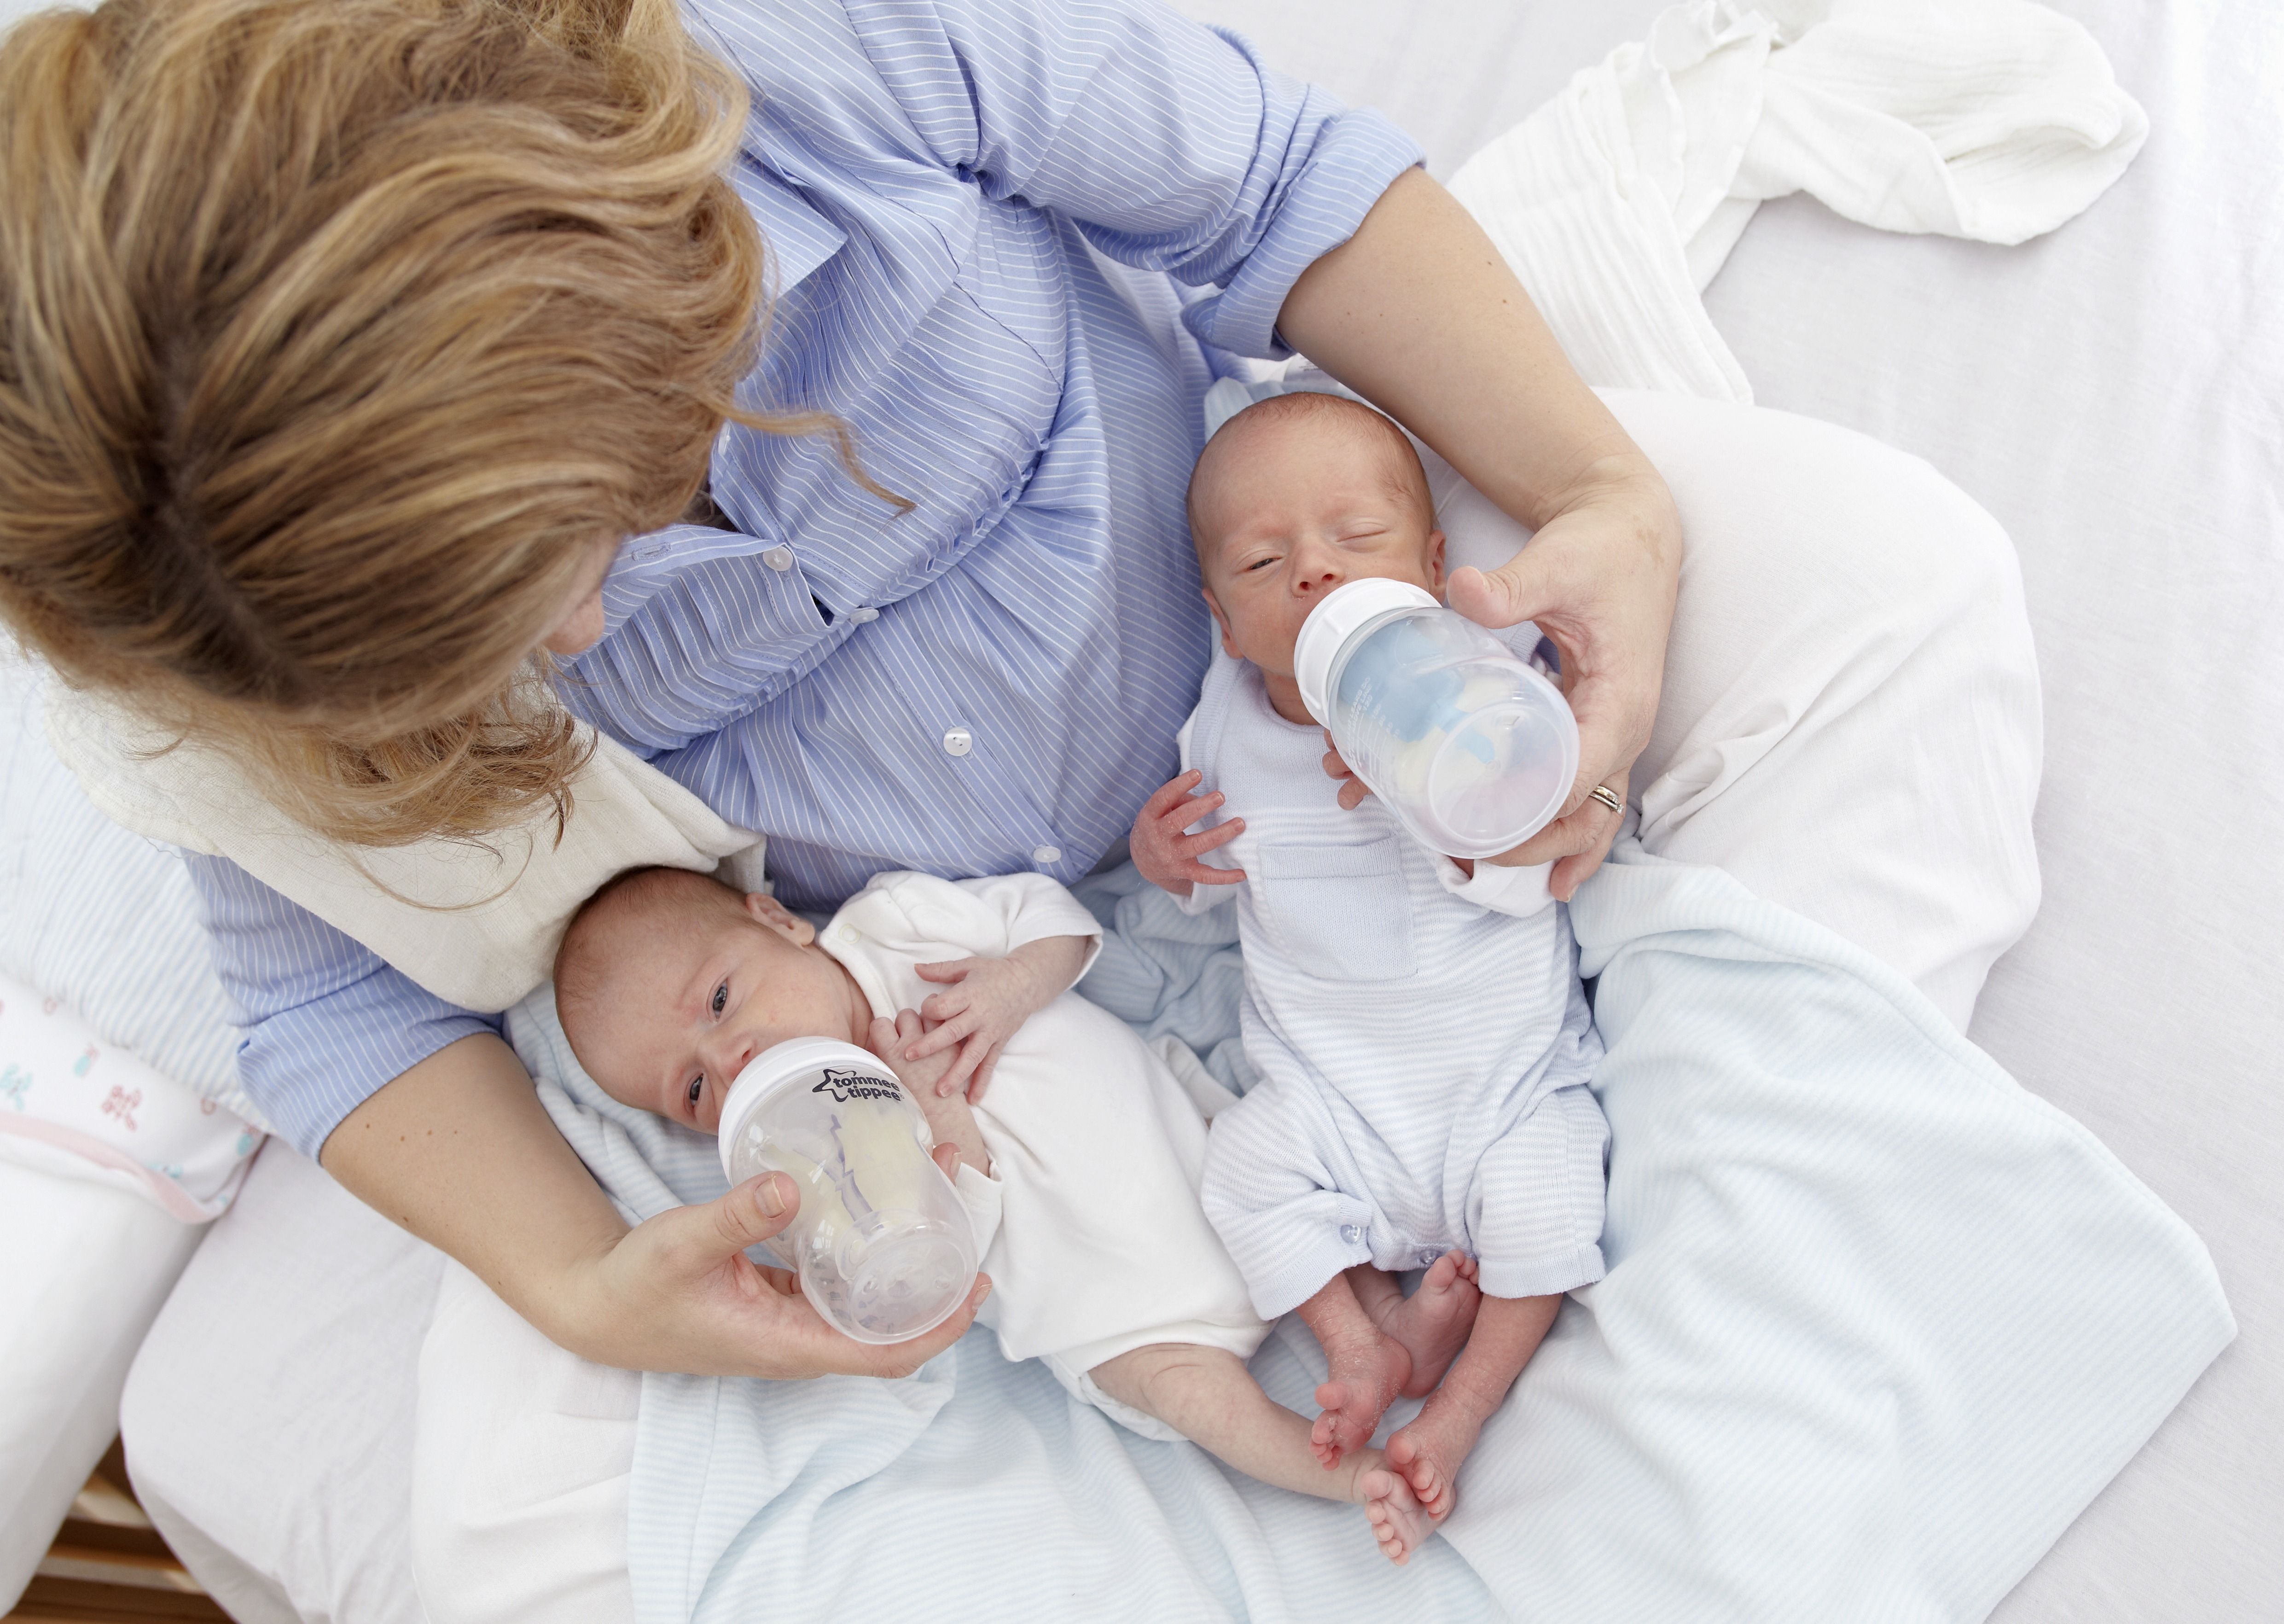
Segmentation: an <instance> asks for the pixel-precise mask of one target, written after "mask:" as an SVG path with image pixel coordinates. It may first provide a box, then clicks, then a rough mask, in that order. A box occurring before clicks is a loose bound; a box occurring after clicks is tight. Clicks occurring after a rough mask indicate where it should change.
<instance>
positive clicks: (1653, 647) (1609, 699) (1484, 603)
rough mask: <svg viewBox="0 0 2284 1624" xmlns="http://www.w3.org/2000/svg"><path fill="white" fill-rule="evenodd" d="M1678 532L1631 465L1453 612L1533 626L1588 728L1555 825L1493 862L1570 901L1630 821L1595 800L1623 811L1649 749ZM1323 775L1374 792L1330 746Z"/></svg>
mask: <svg viewBox="0 0 2284 1624" xmlns="http://www.w3.org/2000/svg"><path fill="white" fill-rule="evenodd" d="M1679 555H1680V522H1679V520H1678V518H1677V517H1676V516H1675V514H1674V511H1673V500H1672V498H1671V497H1670V496H1669V495H1668V494H1667V492H1666V489H1665V483H1664V482H1663V481H1662V480H1660V479H1658V478H1657V477H1656V476H1655V475H1654V474H1651V473H1649V471H1648V469H1647V465H1646V464H1636V465H1633V466H1631V467H1630V466H1629V464H1628V462H1625V461H1622V462H1620V464H1619V466H1617V467H1613V468H1611V469H1610V470H1609V475H1608V477H1607V479H1606V480H1605V481H1602V482H1595V483H1592V484H1590V485H1589V486H1588V488H1587V490H1586V492H1585V494H1584V495H1582V496H1581V497H1580V498H1579V499H1578V500H1577V501H1576V503H1575V504H1574V505H1573V506H1569V507H1567V508H1565V509H1564V510H1563V511H1562V512H1561V513H1560V514H1558V515H1556V516H1555V517H1554V518H1553V519H1551V520H1549V521H1548V522H1546V523H1545V525H1543V526H1541V527H1540V529H1539V530H1538V532H1537V534H1536V535H1535V536H1533V537H1531V541H1530V545H1529V546H1527V547H1525V548H1524V549H1523V550H1522V551H1521V552H1520V553H1516V554H1515V555H1514V558H1513V559H1511V560H1509V561H1507V562H1506V564H1504V565H1502V566H1500V567H1499V568H1498V569H1495V570H1492V571H1490V573H1488V574H1486V573H1485V572H1483V571H1482V570H1480V569H1474V568H1467V569H1458V570H1454V571H1453V572H1452V575H1451V586H1450V597H1451V607H1452V608H1455V609H1457V610H1458V611H1459V613H1460V614H1462V615H1465V616H1467V618H1468V619H1469V620H1472V621H1474V622H1475V623H1477V624H1480V625H1485V626H1512V625H1514V624H1517V623H1518V622H1521V621H1525V620H1528V621H1534V622H1536V623H1537V626H1538V629H1539V630H1540V631H1541V632H1545V634H1546V635H1547V636H1548V637H1550V638H1552V639H1554V646H1555V647H1557V648H1559V649H1560V650H1561V651H1562V688H1563V693H1564V694H1565V695H1566V696H1567V697H1568V700H1569V702H1570V710H1571V713H1572V714H1573V715H1574V716H1576V718H1578V776H1577V778H1576V781H1574V782H1573V783H1572V785H1571V789H1570V794H1569V796H1568V798H1567V799H1566V800H1565V801H1564V802H1563V804H1562V811H1561V812H1560V815H1559V816H1558V817H1556V819H1555V820H1554V821H1553V822H1552V823H1550V824H1548V825H1547V826H1546V827H1545V828H1543V829H1541V830H1539V831H1538V833H1537V834H1536V835H1534V836H1531V837H1530V838H1529V840H1527V841H1525V842H1523V843H1522V844H1521V845H1520V846H1517V847H1516V848H1514V850H1513V851H1505V852H1502V853H1500V854H1499V855H1498V856H1497V857H1495V858H1492V859H1490V861H1492V862H1494V863H1498V864H1500V865H1502V866H1506V867H1530V866H1533V865H1536V864H1539V863H1546V862H1552V863H1553V865H1554V869H1553V873H1552V874H1551V875H1548V876H1547V888H1548V890H1552V891H1553V893H1554V897H1555V899H1556V900H1557V901H1560V902H1568V901H1569V900H1570V898H1571V897H1572V896H1573V895H1574V894H1576V891H1577V890H1578V887H1579V885H1580V883H1582V882H1584V879H1585V878H1586V876H1587V875H1590V874H1592V873H1593V872H1594V870H1595V869H1596V868H1598V867H1600V866H1601V862H1602V859H1603V858H1604V857H1605V856H1607V854H1608V852H1609V850H1610V843H1611V841H1613V840H1615V838H1616V837H1617V833H1618V827H1619V825H1620V824H1621V823H1622V822H1623V821H1624V817H1623V813H1622V812H1615V811H1613V810H1612V809H1611V808H1609V807H1607V806H1605V805H1604V804H1602V803H1601V802H1600V801H1598V800H1592V799H1589V798H1588V797H1589V796H1592V794H1593V792H1594V789H1595V787H1596V786H1598V785H1601V786H1607V788H1608V789H1609V791H1610V793H1611V794H1612V795H1613V796H1615V798H1616V799H1617V800H1618V801H1619V802H1620V803H1621V804H1623V802H1624V800H1625V798H1626V785H1627V782H1628V780H1629V778H1630V776H1631V771H1632V768H1633V763H1634V758H1635V757H1638V756H1639V755H1640V754H1641V752H1642V749H1643V748H1644V747H1645V746H1646V745H1647V744H1648V743H1649V734H1650V727H1651V726H1652V724H1653V723H1654V722H1655V721H1656V719H1657V695H1658V689H1659V686H1660V682H1661V679H1662V674H1663V672H1664V670H1665V643H1666V637H1667V634H1668V632H1670V629H1671V626H1672V623H1673V600H1674V589H1675V583H1676V580H1677V578H1678V561H1679ZM1325 771H1326V773H1328V774H1330V775H1331V776H1332V777H1334V778H1335V779H1338V780H1340V781H1341V788H1340V804H1341V805H1342V806H1344V807H1348V808H1350V809H1353V808H1355V807H1356V806H1357V804H1359V803H1361V802H1362V801H1363V800H1364V798H1365V796H1366V795H1368V794H1370V793H1371V791H1370V790H1369V789H1368V788H1366V787H1365V784H1364V782H1363V781H1362V780H1360V779H1358V778H1357V776H1356V775H1355V773H1353V771H1352V770H1351V769H1350V768H1349V765H1348V763H1347V762H1345V761H1343V760H1342V759H1341V753H1340V749H1339V748H1338V747H1337V746H1336V745H1334V742H1333V738H1332V735H1331V734H1329V733H1328V734H1326V735H1325Z"/></svg>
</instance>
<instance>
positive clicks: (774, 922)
mask: <svg viewBox="0 0 2284 1624" xmlns="http://www.w3.org/2000/svg"><path fill="white" fill-rule="evenodd" d="M746 912H747V913H748V914H752V915H753V916H754V919H755V922H756V923H758V924H763V925H766V926H768V927H769V928H770V930H774V931H776V932H777V933H778V935H779V936H781V937H783V938H785V939H786V941H788V942H791V943H792V944H793V945H794V946H796V947H806V946H808V945H810V943H811V942H813V941H815V940H816V939H817V927H816V926H815V925H812V924H810V922H809V921H807V920H805V919H803V918H802V916H801V915H800V914H796V913H794V911H793V910H792V909H790V908H788V907H786V905H785V904H784V903H782V902H779V901H778V899H777V898H775V897H772V896H770V895H769V894H768V893H767V892H765V891H747V893H746Z"/></svg>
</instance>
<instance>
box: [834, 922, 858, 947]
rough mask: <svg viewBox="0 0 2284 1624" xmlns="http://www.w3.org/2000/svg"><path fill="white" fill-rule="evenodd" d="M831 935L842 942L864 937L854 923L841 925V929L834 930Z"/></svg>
mask: <svg viewBox="0 0 2284 1624" xmlns="http://www.w3.org/2000/svg"><path fill="white" fill-rule="evenodd" d="M833 939H834V940H836V941H840V942H844V943H846V942H861V941H863V940H864V936H863V934H862V933H861V932H860V931H858V930H857V929H856V926H854V925H843V926H841V929H839V930H835V931H834V932H833Z"/></svg>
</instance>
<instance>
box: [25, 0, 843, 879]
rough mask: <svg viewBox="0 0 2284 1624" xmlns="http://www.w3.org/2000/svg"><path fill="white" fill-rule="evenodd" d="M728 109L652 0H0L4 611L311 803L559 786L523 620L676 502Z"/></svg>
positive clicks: (710, 302) (469, 805)
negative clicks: (15, 17) (60, 6)
mask: <svg viewBox="0 0 2284 1624" xmlns="http://www.w3.org/2000/svg"><path fill="white" fill-rule="evenodd" d="M743 108H744V101H743V97H742V93H741V91H740V90H739V86H738V85H737V84H736V82H734V81H733V80H732V79H731V77H730V76H729V75H728V74H727V73H726V71H724V69H722V68H721V67H718V65H716V64H714V63H712V62H711V61H710V59H707V58H705V57H704V56H702V55H701V54H700V53H699V52H698V51H695V50H694V49H693V48H692V46H691V45H690V43H688V42H687V41H686V40H685V39H684V36H683V35H682V34H681V32H680V30H679V27H678V24H677V21H676V20H675V18H674V15H673V11H672V5H671V0H622V3H619V4H612V0H107V3H106V4H104V5H102V6H101V7H100V8H99V9H98V10H97V11H95V12H92V13H79V12H53V13H48V14H45V15H42V16H38V17H35V18H33V19H31V20H27V21H26V22H25V23H23V24H22V25H20V27H18V28H17V29H16V30H15V31H13V32H12V34H10V35H8V36H7V37H6V38H5V40H4V42H0V614H4V616H5V618H6V620H7V622H8V623H9V624H10V625H11V626H12V628H13V629H14V630H15V631H16V632H18V634H19V635H20V637H21V638H22V639H24V640H25V641H26V642H27V644H29V645H30V646H31V647H33V648H35V650H37V651H38V652H40V653H41V654H43V655H45V656H46V657H47V658H48V659H49V660H51V662H52V663H54V664H55V665H56V666H57V667H58V669H59V671H62V672H63V674H64V675H65V676H66V678H67V679H70V680H72V681H74V682H76V683H81V684H85V685H90V686H98V687H103V688H106V689H110V690H113V691H116V692H118V693H120V694H122V695H124V696H125V697H127V698H128V699H129V701H130V702H133V703H135V704H136V705H137V707H138V708H140V709H142V710H145V711H146V712H148V713H150V714H151V715H153V717H154V718H156V719H159V720H160V721H162V722H165V723H168V724H169V725H171V726H176V727H179V728H180V729H181V730H182V731H184V733H186V734H192V735H195V736H198V737H200V738H203V739H207V740H210V741H214V742H216V743H219V744H221V745H223V747H225V748H226V749H231V751H232V753H234V754H236V755H237V756H238V757H239V758H240V759H241V760H244V761H246V762H247V763H248V764H249V765H251V766H253V767H254V769H255V770H256V771H257V773H260V774H261V775H262V777H263V778H264V780H265V781H267V782H268V783H269V784H270V786H272V787H273V788H275V789H276V790H277V791H278V794H279V798H280V800H281V802H282V803H283V804H285V805H286V806H287V807H288V808H289V809H290V810H292V811H293V812H296V813H298V814H299V815H300V816H301V817H302V818H303V819H304V820H306V821H308V822H309V823H310V824H312V825H313V826H314V827H317V828H320V829H323V830H325V831H327V832H329V833H334V834H339V835H343V836H348V837H350V838H354V839H359V840H364V841H370V842H375V843H386V842H388V841H393V840H403V839H409V838H414V837H417V836H421V835H425V834H430V833H435V832H450V833H476V832H480V831H481V830H484V829H487V828H496V827H498V826H499V825H500V824H501V823H503V822H505V821H507V820H510V819H512V818H513V817H515V816H517V815H519V814H521V813H523V812H526V811H527V810H528V808H530V807H531V805H532V804H534V803H535V802H542V801H544V800H545V799H546V798H547V797H549V796H557V797H559V796H560V792H561V786H562V783H563V781H564V778H565V776H566V774H567V772H568V771H569V770H570V768H571V767H572V766H574V765H575V755H574V741H573V738H572V735H571V733H570V730H569V727H568V726H567V723H566V722H565V721H564V720H563V718H561V716H560V714H559V711H558V710H556V708H555V707H554V706H553V705H552V704H551V702H548V700H547V698H546V696H545V695H544V692H543V691H542V690H541V688H540V686H539V684H538V683H537V682H536V680H535V679H536V677H537V675H538V668H537V666H536V663H535V657H534V656H535V655H536V651H537V650H538V648H539V646H540V645H541V643H542V641H543V639H547V638H548V637H549V636H550V634H551V632H557V631H558V629H559V628H561V627H563V626H564V625H565V623H566V620H567V616H570V615H571V612H572V611H573V610H574V608H575V605H577V604H578V603H579V602H580V600H582V598H583V596H586V595H589V594H591V592H592V590H593V586H594V584H595V582H596V580H597V579H598V574H599V569H600V567H601V563H602V561H603V560H604V559H605V558H606V556H607V553H608V552H609V550H610V549H612V548H613V547H614V546H615V545H616V544H617V543H619V542H620V541H622V539H624V538H625V537H628V536H630V535H633V534H637V533H639V532H641V531H644V530H653V529H656V528H657V527H659V526H660V525H661V524H664V523H667V522H670V521H672V520H673V519H674V518H675V517H676V516H677V514H679V513H680V512H681V511H682V510H683V509H684V507H686V506H687V505H688V504H689V503H690V501H691V499H692V496H693V494H694V493H695V492H696V490H697V489H698V487H699V484H700V481H701V480H702V478H703V476H704V474H705V469H706V464H707V458H708V451H709V448H710V445H711V443H712V440H713V437H714V435H715V433H716V430H717V429H718V428H719V427H720V425H721V423H722V421H723V420H724V416H725V415H729V414H731V413H732V412H735V407H734V404H733V401H732V393H731V392H732V389H733V388H734V387H735V385H736V383H737V382H738V381H739V379H740V378H741V377H742V376H743V375H744V374H745V373H746V371H747V367H748V365H749V364H750V362H751V359H752V356H753V353H754V347H755V342H756V341H757V327H758V312H759V307H760V301H761V285H762V284H761V245H760V242H759V240H758V239H757V237H756V235H755V231H754V229H753V226H752V224H751V222H750V219H749V218H748V216H747V214H746V211H745V210H744V208H742V207H741V206H740V205H739V202H738V200H737V199H736V197H735V195H734V193H732V192H731V190H730V188H729V185H728V184H727V181H726V180H725V179H724V169H725V168H726V166H727V164H728V161H729V160H730V158H731V155H732V153H734V151H735V147H736V142H737V137H738V133H739V129H740V127H741V123H742V118H743ZM737 415H739V416H740V417H745V416H746V414H744V413H738V414H737ZM763 422H764V423H765V424H766V426H770V427H780V428H796V429H798V428H810V427H815V426H817V425H816V424H815V423H812V422H811V421H810V420H781V421H770V420H763ZM574 618H575V617H574ZM558 646H559V647H560V646H562V645H561V639H558ZM558 804H559V805H560V800H559V799H558Z"/></svg>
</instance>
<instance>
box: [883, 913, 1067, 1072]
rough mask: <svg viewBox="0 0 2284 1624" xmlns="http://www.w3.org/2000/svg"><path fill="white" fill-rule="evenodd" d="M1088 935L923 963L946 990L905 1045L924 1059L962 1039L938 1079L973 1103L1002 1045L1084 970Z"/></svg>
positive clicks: (927, 977) (911, 1055) (920, 968)
mask: <svg viewBox="0 0 2284 1624" xmlns="http://www.w3.org/2000/svg"><path fill="white" fill-rule="evenodd" d="M1086 944H1087V938H1084V937H1078V936H1052V937H1045V938H1041V939H1040V940H1038V941H1036V942H1026V943H1024V944H1023V945H1021V947H1018V948H1016V949H1015V950H1014V952H1013V953H1009V954H1008V955H1007V956H1006V957H1005V958H1004V959H948V960H944V961H941V962H938V963H935V964H917V965H914V966H913V967H912V969H913V973H914V974H916V975H917V976H919V978H920V979H921V980H922V981H932V982H935V983H936V984H937V985H940V986H942V987H943V989H944V990H943V992H937V993H935V994H932V995H931V996H930V997H929V998H928V1000H927V1001H926V1002H925V1003H923V1004H921V1005H920V1007H919V1015H920V1017H921V1018H922V1019H923V1020H924V1021H926V1022H927V1035H926V1036H925V1037H922V1038H920V1039H919V1040H917V1041H914V1042H911V1043H908V1044H906V1045H905V1047H904V1054H903V1057H904V1058H905V1059H906V1060H925V1059H926V1058H927V1057H928V1056H929V1055H935V1054H939V1053H941V1052H942V1051H943V1050H945V1049H948V1048H950V1047H953V1046H954V1045H955V1044H956V1045H958V1049H959V1058H958V1060H957V1061H955V1062H954V1063H952V1065H951V1067H950V1069H949V1070H948V1071H945V1072H944V1074H943V1076H942V1077H941V1078H939V1079H936V1083H935V1091H936V1093H938V1094H950V1093H952V1092H953V1091H954V1090H956V1089H961V1088H965V1089H966V1091H967V1101H968V1103H969V1104H971V1105H973V1104H974V1103H975V1102H977V1101H978V1100H981V1099H982V1097H983V1091H984V1089H986V1088H988V1087H990V1085H991V1071H992V1068H993V1067H994V1066H995V1065H997V1063H998V1061H999V1051H1000V1050H1001V1049H1002V1048H1004V1047H1006V1043H1007V1040H1008V1039H1010V1038H1012V1037H1013V1036H1014V1035H1015V1031H1016V1028H1018V1027H1020V1026H1021V1025H1022V1024H1023V1023H1024V1022H1026V1021H1028V1020H1029V1019H1030V1018H1031V1017H1032V1016H1035V1015H1036V1014H1037V1013H1038V1012H1039V1011H1040V1010H1042V1009H1044V1008H1046V1007H1047V1005H1048V1004H1049V1003H1051V1002H1052V1001H1053V1000H1054V999H1055V997H1056V995H1057V994H1059V993H1060V992H1062V991H1063V989H1064V988H1066V987H1068V986H1069V985H1070V984H1071V983H1072V982H1073V981H1075V980H1076V979H1077V978H1078V971H1079V966H1081V965H1082V964H1083V963H1085V962H1086Z"/></svg>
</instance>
